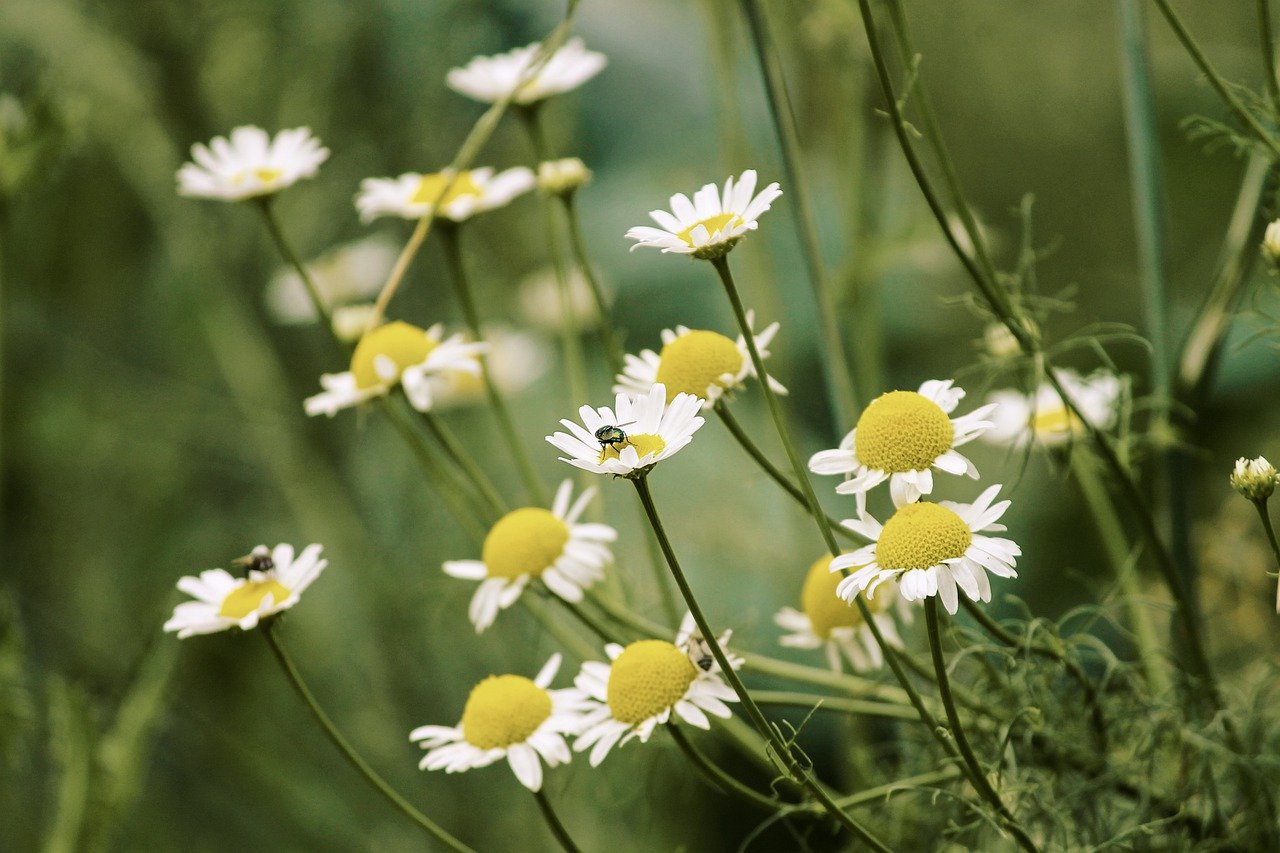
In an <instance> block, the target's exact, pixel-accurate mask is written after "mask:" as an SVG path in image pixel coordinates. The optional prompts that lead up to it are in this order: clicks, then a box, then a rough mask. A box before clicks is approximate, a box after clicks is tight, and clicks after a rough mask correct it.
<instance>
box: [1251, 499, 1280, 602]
mask: <svg viewBox="0 0 1280 853" xmlns="http://www.w3.org/2000/svg"><path fill="white" fill-rule="evenodd" d="M1251 503H1252V504H1253V508H1254V509H1256V510H1257V511H1258V518H1260V519H1261V520H1262V529H1263V530H1265V531H1267V541H1268V542H1269V543H1271V554H1272V556H1274V557H1275V558H1276V568H1277V570H1280V544H1277V543H1276V532H1275V530H1274V529H1273V528H1272V527H1271V516H1270V515H1269V514H1268V513H1267V501H1266V499H1265V498H1264V499H1263V500H1260V501H1251ZM1276 612H1277V613H1280V583H1277V584H1276Z"/></svg>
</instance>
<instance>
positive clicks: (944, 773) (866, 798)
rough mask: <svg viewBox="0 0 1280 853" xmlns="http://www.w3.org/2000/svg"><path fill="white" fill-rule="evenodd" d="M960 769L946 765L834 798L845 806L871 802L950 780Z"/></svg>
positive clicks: (957, 775) (958, 775) (958, 773)
mask: <svg viewBox="0 0 1280 853" xmlns="http://www.w3.org/2000/svg"><path fill="white" fill-rule="evenodd" d="M961 774H962V771H961V770H960V768H959V767H948V768H947V769H945V770H937V771H934V772H933V773H921V774H920V775H919V776H908V777H907V778H905V779H899V780H898V781H896V782H890V783H888V784H887V785H880V786H879V787H876V788H867V789H866V790H865V791H859V792H858V793H856V794H850V795H849V796H847V797H841V798H840V799H838V800H836V802H837V803H839V804H840V805H842V806H844V807H845V808H853V807H854V806H860V805H863V804H864V803H873V802H875V801H876V800H879V799H881V798H882V797H883V798H888V797H889V796H891V795H893V794H896V793H898V792H899V791H910V790H911V789H912V788H915V787H922V786H924V785H936V784H938V783H941V782H950V781H952V780H953V779H957V778H959V777H960V776H961Z"/></svg>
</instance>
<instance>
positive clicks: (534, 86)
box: [445, 38, 608, 106]
mask: <svg viewBox="0 0 1280 853" xmlns="http://www.w3.org/2000/svg"><path fill="white" fill-rule="evenodd" d="M539 46H540V45H538V44H531V45H527V46H525V47H518V48H516V49H515V50H511V51H508V52H506V53H499V54H497V55H495V56H477V57H475V58H473V59H472V60H471V61H470V62H468V63H467V64H466V65H464V66H463V67H461V68H452V69H450V70H449V73H448V75H447V76H446V77H445V82H446V83H448V84H449V88H450V89H452V90H453V91H455V92H457V93H458V94H460V95H466V96H467V97H468V98H473V99H474V100H477V101H483V102H484V103H489V104H491V103H493V102H495V101H500V100H502V99H503V98H505V97H506V96H507V95H508V94H510V93H511V92H512V91H513V90H515V89H516V87H517V86H519V84H520V80H521V78H522V77H523V76H524V73H525V70H526V69H527V68H528V67H529V66H530V65H531V64H532V63H533V59H534V56H535V55H536V54H537V52H538V48H539ZM607 63H608V59H607V58H606V57H605V55H604V54H603V53H596V52H595V51H590V50H587V48H586V46H585V45H584V44H583V42H582V39H580V38H572V39H569V40H568V41H567V42H565V43H564V45H562V46H561V47H560V48H559V49H558V50H556V52H555V53H553V54H551V57H550V58H549V59H548V60H547V61H546V62H545V63H544V64H543V66H542V67H541V68H539V69H538V71H537V73H535V74H534V75H533V76H532V77H531V78H530V79H529V80H528V81H526V82H525V84H524V85H523V86H520V88H519V91H517V92H516V94H515V98H514V99H513V100H514V101H515V103H517V104H521V105H524V106H528V105H530V104H536V103H537V102H538V101H542V100H545V99H546V98H550V97H551V96H552V95H559V94H563V93H564V92H568V91H570V90H571V89H576V88H578V87H579V86H581V85H582V84H583V83H585V82H587V81H588V80H590V79H591V78H592V77H594V76H596V75H597V74H599V73H600V72H601V71H602V70H603V69H604V67H605V65H606V64H607Z"/></svg>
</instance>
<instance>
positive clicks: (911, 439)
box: [809, 379, 996, 506]
mask: <svg viewBox="0 0 1280 853" xmlns="http://www.w3.org/2000/svg"><path fill="white" fill-rule="evenodd" d="M953 385H954V383H953V382H952V381H951V380H950V379H947V380H938V379H931V380H929V381H928V382H926V383H924V384H923V385H921V386H920V390H919V391H890V392H889V393H887V394H881V395H880V396H879V397H877V398H876V399H874V400H872V401H871V404H870V405H869V406H867V408H866V409H864V410H863V412H862V416H861V417H860V418H858V423H857V426H855V427H854V429H853V430H852V431H851V432H850V433H849V434H848V435H846V436H845V437H844V440H843V441H841V442H840V446H839V447H838V448H836V449H834V450H823V451H820V452H818V453H815V454H814V455H813V457H812V458H811V459H810V460H809V470H810V471H812V472H813V473H815V474H846V475H849V476H848V478H847V479H846V480H845V481H844V482H843V483H841V484H840V485H838V486H836V491H837V492H838V493H840V494H842V495H849V494H865V493H866V492H868V491H870V490H871V489H872V488H874V487H875V486H877V485H879V484H880V483H883V482H884V481H885V480H888V481H889V492H890V494H891V495H892V497H893V503H894V506H903V505H905V504H909V503H911V502H912V501H915V500H918V499H919V498H920V496H921V495H927V494H929V493H931V492H932V491H933V469H934V468H937V469H938V470H939V471H946V472H947V473H949V474H967V475H968V476H970V477H972V478H974V479H977V477H978V469H977V468H975V467H974V466H973V463H972V462H970V461H969V460H968V458H967V457H965V456H963V455H961V454H960V453H957V452H956V448H957V447H960V446H961V445H964V444H967V443H969V442H970V441H973V440H974V439H975V438H977V437H978V436H979V435H981V434H982V433H983V432H985V431H986V430H988V429H990V428H991V426H992V424H991V421H989V420H987V416H988V415H990V414H991V412H992V411H993V410H994V409H995V408H996V406H995V404H994V403H992V404H989V405H986V406H981V407H980V408H977V409H975V410H973V411H972V412H970V413H969V414H967V415H962V416H961V417H958V418H951V417H948V416H949V415H950V414H951V412H953V411H955V408H956V406H958V405H959V404H960V400H961V398H963V397H964V391H963V390H961V389H960V388H955V387H953Z"/></svg>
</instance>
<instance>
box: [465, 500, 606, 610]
mask: <svg viewBox="0 0 1280 853" xmlns="http://www.w3.org/2000/svg"><path fill="white" fill-rule="evenodd" d="M594 496H595V489H587V490H586V491H585V492H583V493H582V494H581V495H580V496H579V497H578V499H577V500H576V501H574V502H573V503H572V505H570V499H571V498H572V497H573V482H572V481H571V480H565V481H564V482H563V483H561V484H560V488H559V489H557V490H556V497H555V501H554V502H553V503H552V505H551V509H550V511H548V510H545V509H542V508H541V507H522V508H520V509H517V510H513V511H511V512H509V513H507V514H506V515H504V516H503V517H502V518H500V519H498V520H497V522H495V523H494V525H493V527H492V528H490V529H489V534H488V535H487V536H486V537H485V539H484V545H483V546H482V548H481V551H480V559H479V560H450V561H448V562H446V563H445V564H444V572H445V574H447V575H450V576H452V577H455V578H462V579H463V580H469V581H480V586H479V588H478V589H476V593H475V595H474V596H472V598H471V607H470V609H469V611H468V614H467V615H468V618H470V619H471V622H472V624H473V625H475V626H476V633H477V634H478V633H480V632H481V631H483V630H484V629H485V628H488V627H489V626H490V625H492V624H493V620H494V619H496V618H497V616H498V611H499V610H505V609H506V608H508V607H510V606H511V605H512V604H514V603H515V602H516V599H518V598H519V597H520V593H521V592H523V591H524V588H525V586H526V585H527V584H528V583H529V581H530V580H531V579H534V578H536V579H539V580H541V581H542V583H543V584H544V585H545V586H546V587H547V589H549V590H551V591H552V592H554V593H555V594H556V595H558V596H560V597H561V598H563V599H564V600H565V601H572V602H578V601H581V600H582V591H583V590H584V589H587V588H589V587H590V586H591V585H592V584H594V583H595V582H596V581H598V580H600V579H601V578H603V577H604V569H605V566H607V565H609V564H610V563H612V562H613V552H612V551H611V550H610V549H609V545H608V543H610V542H613V541H614V540H616V539H617V538H618V532H617V531H616V530H614V529H613V528H612V527H610V526H608V525H607V524H579V523H578V518H579V517H581V515H582V511H583V510H584V509H586V507H587V504H588V503H589V502H590V501H591V498H592V497H594Z"/></svg>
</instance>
